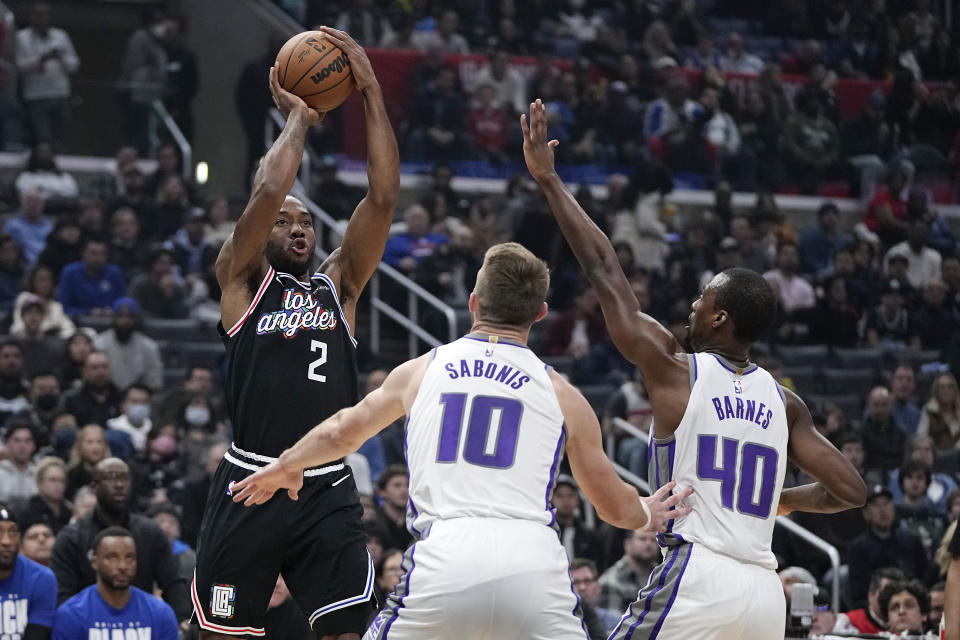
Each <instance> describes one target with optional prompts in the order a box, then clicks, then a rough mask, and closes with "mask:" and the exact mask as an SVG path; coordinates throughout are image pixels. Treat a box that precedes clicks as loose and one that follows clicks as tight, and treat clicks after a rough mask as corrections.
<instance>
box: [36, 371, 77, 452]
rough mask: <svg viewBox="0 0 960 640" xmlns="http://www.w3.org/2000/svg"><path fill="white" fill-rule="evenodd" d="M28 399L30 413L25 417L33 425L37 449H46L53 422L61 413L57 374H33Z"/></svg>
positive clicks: (51, 433) (49, 441) (48, 372)
mask: <svg viewBox="0 0 960 640" xmlns="http://www.w3.org/2000/svg"><path fill="white" fill-rule="evenodd" d="M28 399H29V401H30V405H31V406H32V411H30V412H28V413H27V414H26V415H27V416H28V417H29V419H30V422H31V424H32V425H33V429H34V434H33V435H34V438H36V440H37V447H38V448H44V447H47V446H48V445H50V444H51V437H52V436H53V432H54V428H53V427H54V422H55V421H56V419H57V418H58V417H59V416H60V414H61V412H62V398H61V395H60V379H59V378H57V374H56V373H54V372H53V371H38V372H37V373H35V374H33V376H32V377H31V378H30V392H29V396H28ZM71 418H72V416H71Z"/></svg>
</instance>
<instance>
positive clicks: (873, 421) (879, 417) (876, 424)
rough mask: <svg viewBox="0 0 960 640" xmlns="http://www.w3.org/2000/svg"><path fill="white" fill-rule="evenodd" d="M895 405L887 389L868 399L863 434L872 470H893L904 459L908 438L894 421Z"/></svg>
mask: <svg viewBox="0 0 960 640" xmlns="http://www.w3.org/2000/svg"><path fill="white" fill-rule="evenodd" d="M892 404H893V402H892V400H891V398H890V392H889V391H888V390H887V388H886V387H874V388H873V390H872V391H870V395H869V396H867V410H866V411H865V412H864V417H863V425H862V428H861V431H862V433H863V446H864V449H865V450H866V452H867V466H868V468H870V469H881V470H883V471H885V472H886V471H891V470H893V469H896V468H897V466H899V464H900V460H901V458H902V457H903V450H904V445H905V444H906V441H907V436H906V434H904V432H903V431H902V430H900V428H899V427H897V424H896V423H895V422H894V421H893V414H892Z"/></svg>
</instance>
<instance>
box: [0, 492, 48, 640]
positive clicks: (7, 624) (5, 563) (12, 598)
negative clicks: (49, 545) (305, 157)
mask: <svg viewBox="0 0 960 640" xmlns="http://www.w3.org/2000/svg"><path fill="white" fill-rule="evenodd" d="M20 533H21V531H20V526H19V525H18V521H17V514H15V513H14V512H13V511H12V510H11V509H10V507H8V506H7V505H0V601H3V602H4V608H6V610H7V613H6V614H4V631H5V633H4V635H8V636H10V637H16V638H29V639H31V640H32V639H33V638H49V637H50V628H51V626H52V625H53V618H54V612H55V610H56V608H57V581H56V578H55V577H54V575H53V573H52V572H51V571H50V569H48V568H46V567H44V566H41V565H40V564H38V563H36V562H34V561H33V560H30V559H29V558H26V557H25V556H23V555H22V554H20V553H19V552H20V544H21V537H20ZM7 603H9V604H7Z"/></svg>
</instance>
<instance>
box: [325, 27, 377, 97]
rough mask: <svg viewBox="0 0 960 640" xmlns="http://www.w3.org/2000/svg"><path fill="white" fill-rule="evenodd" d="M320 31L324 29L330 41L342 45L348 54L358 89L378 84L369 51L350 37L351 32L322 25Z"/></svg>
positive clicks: (342, 49)
mask: <svg viewBox="0 0 960 640" xmlns="http://www.w3.org/2000/svg"><path fill="white" fill-rule="evenodd" d="M320 31H323V33H324V34H325V35H326V36H327V38H328V39H329V40H330V42H331V43H333V44H335V45H336V46H338V47H340V50H341V51H343V54H344V55H345V56H347V61H348V62H349V63H350V70H351V71H352V72H353V80H354V81H355V82H356V83H357V89H359V90H360V91H363V90H364V89H366V88H367V87H373V86H377V76H376V75H375V74H374V73H373V65H372V64H370V58H368V57H367V52H366V51H364V50H363V47H361V46H360V45H359V44H358V43H357V41H356V40H354V39H353V38H351V37H350V34H349V33H347V32H346V31H340V30H339V29H333V28H331V27H320Z"/></svg>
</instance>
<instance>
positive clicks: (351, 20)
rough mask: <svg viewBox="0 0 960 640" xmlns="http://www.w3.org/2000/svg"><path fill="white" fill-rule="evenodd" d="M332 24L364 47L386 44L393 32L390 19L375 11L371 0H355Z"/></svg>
mask: <svg viewBox="0 0 960 640" xmlns="http://www.w3.org/2000/svg"><path fill="white" fill-rule="evenodd" d="M334 26H335V27H336V28H337V29H340V30H341V31H346V32H347V33H349V34H350V35H351V36H353V38H354V40H356V41H357V42H359V43H360V44H361V45H363V46H365V47H377V46H387V45H386V44H385V43H386V42H389V41H390V40H392V38H393V36H394V33H393V28H392V27H391V25H390V21H389V20H388V19H387V18H386V17H385V16H384V15H383V13H382V12H380V11H377V10H376V7H375V6H374V2H373V0H357V2H355V3H352V5H351V6H350V7H349V9H347V10H345V11H341V12H340V13H339V14H338V15H337V19H336V22H335V23H334Z"/></svg>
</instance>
